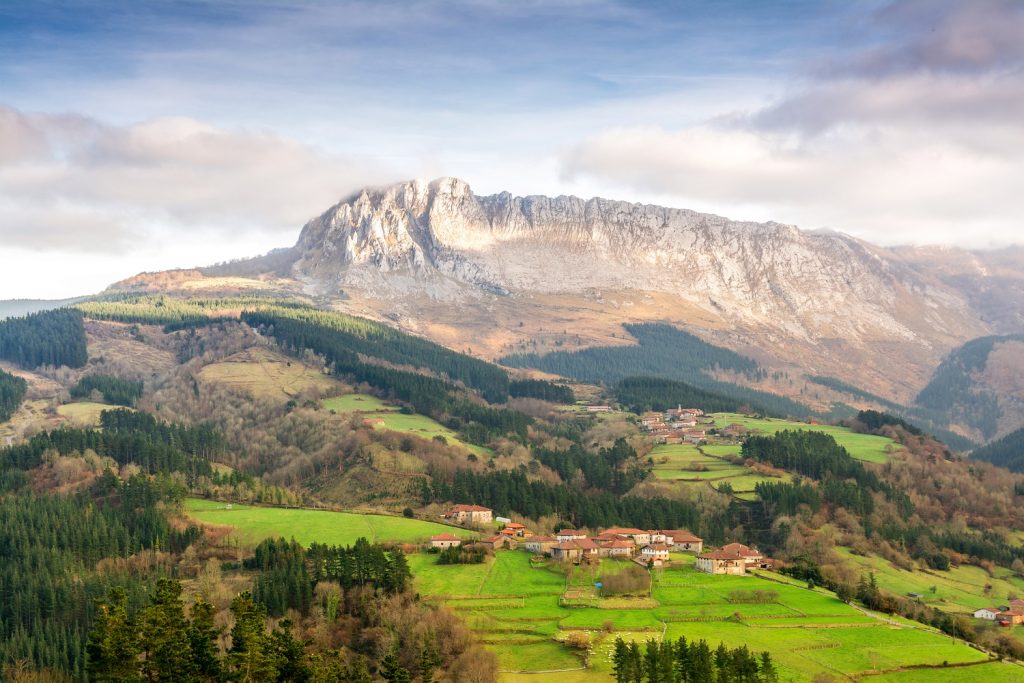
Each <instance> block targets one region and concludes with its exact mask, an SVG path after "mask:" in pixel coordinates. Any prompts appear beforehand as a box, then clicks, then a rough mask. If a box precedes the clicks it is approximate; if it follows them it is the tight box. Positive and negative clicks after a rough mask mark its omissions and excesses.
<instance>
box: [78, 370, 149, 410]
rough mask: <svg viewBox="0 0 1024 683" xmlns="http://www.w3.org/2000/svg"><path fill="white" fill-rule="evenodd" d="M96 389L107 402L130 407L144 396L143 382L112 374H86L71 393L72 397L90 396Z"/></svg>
mask: <svg viewBox="0 0 1024 683" xmlns="http://www.w3.org/2000/svg"><path fill="white" fill-rule="evenodd" d="M94 391H96V392H99V393H100V395H101V396H103V400H104V401H106V402H107V403H112V404H114V405H118V406H126V407H129V408H130V407H134V406H135V402H136V401H138V400H139V399H140V398H141V397H142V382H140V381H138V380H131V379H123V378H121V377H114V376H112V375H86V376H85V377H83V378H82V379H80V380H78V383H77V384H75V386H73V387H71V391H70V392H69V393H70V394H71V398H88V397H89V396H91V395H92V392H94Z"/></svg>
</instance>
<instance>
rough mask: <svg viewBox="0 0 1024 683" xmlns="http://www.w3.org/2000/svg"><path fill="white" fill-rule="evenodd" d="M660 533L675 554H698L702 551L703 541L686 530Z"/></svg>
mask: <svg viewBox="0 0 1024 683" xmlns="http://www.w3.org/2000/svg"><path fill="white" fill-rule="evenodd" d="M662 533H663V534H664V535H665V537H666V540H665V543H667V544H669V545H670V546H672V550H674V551H675V552H677V553H699V552H701V551H702V550H703V549H704V539H702V538H701V537H700V536H695V535H694V534H692V533H690V532H689V531H687V530H686V529H671V530H669V531H663V532H662Z"/></svg>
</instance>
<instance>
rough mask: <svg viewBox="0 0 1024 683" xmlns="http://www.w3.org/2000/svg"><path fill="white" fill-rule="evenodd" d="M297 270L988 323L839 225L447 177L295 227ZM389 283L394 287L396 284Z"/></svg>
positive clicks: (410, 282) (809, 330)
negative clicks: (749, 218) (485, 191)
mask: <svg viewBox="0 0 1024 683" xmlns="http://www.w3.org/2000/svg"><path fill="white" fill-rule="evenodd" d="M296 251H297V254H298V257H299V258H298V260H297V261H296V263H295V265H294V267H293V272H294V273H295V274H296V275H298V276H299V277H302V278H303V279H304V280H306V281H307V282H309V283H315V284H316V286H317V287H318V288H319V289H320V290H321V291H330V290H331V289H332V288H338V289H345V288H347V287H357V288H359V287H373V282H374V280H375V279H376V278H375V276H376V275H379V274H381V273H389V274H396V275H406V276H412V278H410V279H406V280H404V285H403V287H405V288H408V287H410V286H412V287H416V286H421V285H417V284H416V280H426V279H430V278H432V277H436V276H442V277H444V278H451V279H453V280H455V281H458V282H460V283H464V284H468V285H472V286H475V287H479V288H481V289H483V290H484V291H487V292H491V293H495V294H501V295H505V294H516V293H525V292H531V293H549V294H550V293H583V292H587V291H590V290H636V291H648V292H664V293H670V294H674V295H676V296H678V297H680V298H682V299H684V300H686V301H687V302H689V303H690V304H692V305H694V306H696V307H699V308H702V309H704V310H706V311H707V312H708V313H709V314H712V315H716V316H721V317H723V318H724V319H726V320H728V321H730V322H732V323H733V324H739V325H745V326H758V327H763V328H768V329H774V330H776V331H778V332H779V333H783V334H785V335H787V336H792V337H796V338H799V339H802V340H808V341H809V340H813V339H818V338H822V337H829V338H831V337H854V338H857V339H863V340H881V339H891V340H902V341H916V342H919V343H922V344H925V345H930V344H931V343H932V339H931V337H932V336H933V335H932V334H931V333H930V332H929V331H930V330H936V329H941V330H950V331H951V336H953V337H958V336H964V337H969V336H970V335H972V334H973V333H975V332H979V333H980V332H983V331H985V330H984V326H983V325H981V324H979V321H978V320H977V319H976V318H975V317H974V316H973V315H972V313H971V311H970V310H969V305H968V302H967V301H966V299H965V298H964V297H960V296H957V295H956V293H955V292H954V291H952V290H951V289H950V288H948V287H946V286H944V285H943V284H942V283H941V282H940V281H938V280H936V279H934V278H929V277H928V276H927V275H926V274H922V273H921V272H919V271H917V270H915V269H914V268H911V267H909V266H908V265H906V264H905V263H903V262H902V261H900V260H898V259H892V258H886V257H885V254H884V253H883V251H882V250H879V249H877V248H875V247H872V246H871V245H868V244H865V243H863V242H860V241H858V240H856V239H854V238H851V237H848V236H845V235H842V234H839V233H810V232H802V231H800V230H799V229H797V228H796V227H795V226H791V225H783V224H779V223H751V222H739V221H731V220H729V219H726V218H723V217H720V216H715V215H711V214H702V213H697V212H694V211H689V210H686V209H670V208H665V207H659V206H652V205H644V204H630V203H627V202H618V201H610V200H605V199H590V200H583V199H580V198H577V197H565V196H562V197H553V198H552V197H542V196H529V197H514V196H512V195H510V194H508V193H500V194H496V195H491V196H484V197H480V196H477V195H475V194H473V192H472V190H471V189H470V187H469V185H467V184H466V183H465V182H464V181H462V180H459V179H456V178H443V179H439V180H435V181H433V182H430V183H427V182H423V181H411V182H407V183H401V184H399V185H394V186H391V187H386V188H382V189H376V190H363V191H361V192H359V193H358V194H356V195H354V196H352V197H350V198H348V199H346V200H344V201H342V202H341V203H339V204H338V205H336V206H334V207H332V208H331V209H330V210H328V211H327V212H325V213H324V214H323V215H321V216H320V217H318V218H316V219H314V220H312V221H310V222H309V223H307V224H306V226H305V227H304V228H303V230H302V233H301V235H300V237H299V241H298V243H297V245H296ZM395 294H400V291H399V292H395Z"/></svg>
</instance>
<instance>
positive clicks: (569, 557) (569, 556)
mask: <svg viewBox="0 0 1024 683" xmlns="http://www.w3.org/2000/svg"><path fill="white" fill-rule="evenodd" d="M551 557H553V558H555V559H556V560H561V561H562V562H579V561H580V558H581V557H583V551H582V550H581V549H580V547H579V546H578V545H576V544H575V543H574V542H572V541H565V542H563V543H558V544H556V545H555V546H553V547H552V548H551Z"/></svg>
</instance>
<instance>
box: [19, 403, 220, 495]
mask: <svg viewBox="0 0 1024 683" xmlns="http://www.w3.org/2000/svg"><path fill="white" fill-rule="evenodd" d="M100 427H101V429H67V428H65V429H55V430H52V431H48V432H41V433H39V434H36V435H35V436H33V437H32V438H31V439H29V440H28V441H27V442H25V443H22V444H18V445H15V446H9V447H7V448H5V449H2V450H0V470H3V469H6V468H12V467H13V468H18V469H31V468H33V467H38V466H39V465H41V464H42V462H43V456H44V454H46V453H47V452H48V451H53V452H56V453H59V454H60V455H71V454H81V453H84V452H85V451H86V450H91V451H93V452H95V453H96V454H97V455H100V456H106V457H109V458H112V459H113V460H114V461H115V462H117V463H118V464H119V465H127V464H129V463H134V464H136V465H139V466H140V467H142V468H143V469H144V470H145V471H147V472H149V473H152V474H155V473H158V472H183V473H184V474H185V475H186V476H187V477H188V478H189V480H190V481H194V480H195V479H196V478H198V477H201V476H210V475H211V474H212V473H213V466H212V465H211V459H212V458H214V457H215V456H217V455H219V454H220V453H223V451H224V448H225V442H224V439H223V437H222V436H221V435H220V434H219V433H218V432H217V431H216V430H215V429H213V427H211V426H210V425H206V424H201V425H196V426H185V425H179V424H173V423H165V422H162V421H160V420H158V419H156V418H155V417H153V416H152V415H150V414H148V413H143V412H137V411H132V410H127V409H124V408H118V409H115V410H105V411H103V412H102V413H101V414H100Z"/></svg>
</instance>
